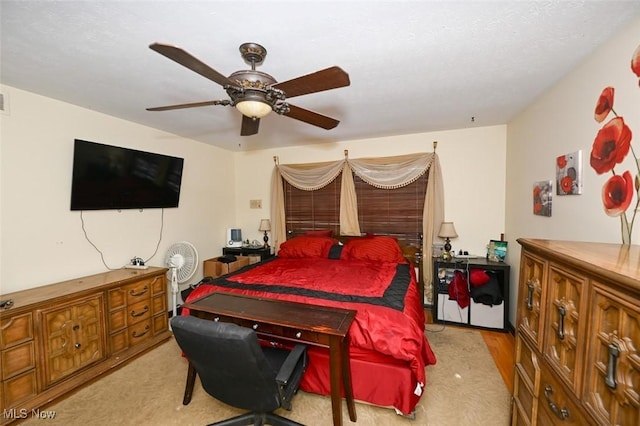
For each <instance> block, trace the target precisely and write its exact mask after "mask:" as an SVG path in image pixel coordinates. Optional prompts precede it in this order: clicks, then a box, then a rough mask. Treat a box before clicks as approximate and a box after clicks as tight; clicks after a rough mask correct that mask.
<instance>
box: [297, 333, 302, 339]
mask: <svg viewBox="0 0 640 426" xmlns="http://www.w3.org/2000/svg"><path fill="white" fill-rule="evenodd" d="M301 337H302V333H301V332H299V331H298V332H297V333H296V338H298V339H299V338H301Z"/></svg>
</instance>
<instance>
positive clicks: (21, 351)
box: [0, 267, 171, 424]
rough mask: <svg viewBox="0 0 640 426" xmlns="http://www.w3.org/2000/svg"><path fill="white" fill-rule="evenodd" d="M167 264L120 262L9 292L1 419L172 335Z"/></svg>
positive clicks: (1, 359)
mask: <svg viewBox="0 0 640 426" xmlns="http://www.w3.org/2000/svg"><path fill="white" fill-rule="evenodd" d="M166 272H167V269H166V268H154V267H150V268H148V269H145V270H137V269H120V270H115V271H110V272H105V273H101V274H97V275H91V276H88V277H83V278H78V279H74V280H69V281H64V282H60V283H56V284H50V285H46V286H42V287H37V288H33V289H29V290H24V291H19V292H16V293H11V294H4V295H2V299H3V300H5V299H12V300H13V306H11V307H10V308H9V309H4V310H1V311H0V367H1V372H0V413H2V414H1V415H0V424H6V423H10V422H12V421H14V420H20V419H22V418H27V417H29V416H30V415H31V413H32V410H34V409H37V408H39V407H41V406H42V405H44V404H46V403H48V402H50V401H52V400H54V399H55V398H58V397H60V396H62V395H64V394H65V393H67V392H70V391H73V390H75V389H76V388H78V387H80V386H82V385H84V384H86V383H87V382H89V381H90V380H91V379H93V378H95V377H97V376H99V375H100V374H103V373H105V372H107V371H109V370H111V369H113V368H114V367H117V366H119V365H121V364H123V363H124V362H126V361H128V360H129V359H131V358H132V357H134V356H136V355H138V354H140V353H142V352H144V351H146V350H148V349H150V348H152V347H154V346H156V345H157V344H159V343H160V342H162V341H164V340H166V339H168V338H169V337H170V336H171V333H170V332H169V329H168V316H167V280H166Z"/></svg>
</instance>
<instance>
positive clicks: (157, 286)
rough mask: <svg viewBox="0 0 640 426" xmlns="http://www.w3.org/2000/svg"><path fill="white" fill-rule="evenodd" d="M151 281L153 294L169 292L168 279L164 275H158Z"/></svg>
mask: <svg viewBox="0 0 640 426" xmlns="http://www.w3.org/2000/svg"><path fill="white" fill-rule="evenodd" d="M150 282H151V294H152V295H154V296H155V295H158V294H166V292H167V280H166V279H165V276H164V275H160V276H157V277H154V278H152V279H151V280H150Z"/></svg>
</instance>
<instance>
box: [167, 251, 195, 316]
mask: <svg viewBox="0 0 640 426" xmlns="http://www.w3.org/2000/svg"><path fill="white" fill-rule="evenodd" d="M165 263H166V265H167V266H168V267H169V269H170V271H169V273H170V274H171V281H170V282H171V293H172V294H173V316H174V317H175V316H177V315H178V292H179V291H180V289H179V288H178V284H181V283H183V282H185V281H187V280H188V279H189V278H191V277H192V276H193V274H195V272H196V268H197V266H198V252H197V251H196V248H195V247H194V246H193V244H191V243H188V242H186V241H182V242H179V243H174V244H172V245H171V246H170V247H169V249H168V250H167V256H166V258H165Z"/></svg>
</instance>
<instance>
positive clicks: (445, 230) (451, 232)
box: [438, 222, 458, 238]
mask: <svg viewBox="0 0 640 426" xmlns="http://www.w3.org/2000/svg"><path fill="white" fill-rule="evenodd" d="M438 237H440V238H457V237H458V234H457V233H456V228H455V227H454V226H453V222H442V225H441V226H440V232H439V233H438Z"/></svg>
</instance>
